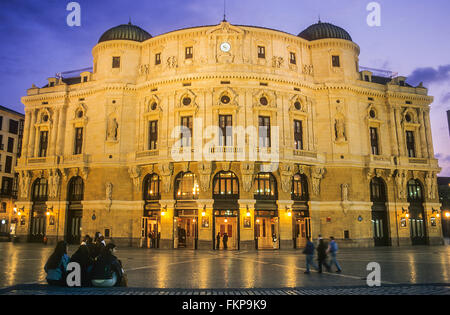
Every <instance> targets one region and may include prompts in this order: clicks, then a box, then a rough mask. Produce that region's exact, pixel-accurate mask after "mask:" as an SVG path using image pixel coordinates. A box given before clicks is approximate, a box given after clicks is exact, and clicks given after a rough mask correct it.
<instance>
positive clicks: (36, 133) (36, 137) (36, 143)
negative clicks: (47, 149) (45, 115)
mask: <svg viewBox="0 0 450 315" xmlns="http://www.w3.org/2000/svg"><path fill="white" fill-rule="evenodd" d="M33 128H34V154H33V157H38V156H39V129H38V128H37V127H36V126H34V125H33Z"/></svg>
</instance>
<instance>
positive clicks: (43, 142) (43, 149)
mask: <svg viewBox="0 0 450 315" xmlns="http://www.w3.org/2000/svg"><path fill="white" fill-rule="evenodd" d="M47 146H48V131H41V136H40V138H39V157H46V156H47Z"/></svg>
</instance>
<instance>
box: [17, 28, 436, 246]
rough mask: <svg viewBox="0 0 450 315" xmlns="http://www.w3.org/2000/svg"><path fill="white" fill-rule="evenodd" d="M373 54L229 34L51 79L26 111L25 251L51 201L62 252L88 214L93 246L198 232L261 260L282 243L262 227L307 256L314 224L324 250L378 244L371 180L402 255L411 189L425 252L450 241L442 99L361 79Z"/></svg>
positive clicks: (114, 50) (53, 234) (21, 167)
mask: <svg viewBox="0 0 450 315" xmlns="http://www.w3.org/2000/svg"><path fill="white" fill-rule="evenodd" d="M318 27H320V25H319V26H318ZM359 52H360V48H359V46H358V45H357V44H355V43H354V42H352V41H350V40H349V39H347V38H322V39H317V40H307V39H305V38H302V37H300V36H294V35H289V34H286V33H284V32H280V31H276V30H270V29H265V28H258V27H250V26H235V25H231V24H229V23H228V22H222V23H221V24H219V25H216V26H205V27H198V28H190V29H184V30H178V31H174V32H170V33H167V34H164V35H160V36H156V37H153V38H149V39H147V40H145V41H143V42H138V41H133V40H127V39H122V40H111V41H101V42H100V43H99V44H98V45H96V46H95V47H94V49H93V63H94V68H93V71H92V72H84V73H82V74H81V75H80V78H79V82H77V83H74V82H75V81H76V80H67V79H64V78H63V79H61V78H51V79H49V85H48V86H46V87H43V88H37V87H32V88H31V89H29V90H28V93H27V96H25V97H24V98H23V99H22V101H23V103H24V104H25V110H26V120H25V136H24V141H23V147H24V150H23V155H22V158H21V159H20V160H19V164H18V167H17V169H18V171H19V174H20V190H21V191H20V200H19V201H18V202H17V207H18V208H22V209H24V212H23V214H22V215H23V222H24V224H23V225H19V226H18V230H17V233H18V234H20V235H23V236H24V239H26V236H27V235H29V234H30V233H31V232H30V231H31V230H32V228H31V227H30V224H32V222H31V221H32V220H35V219H34V218H35V217H39V210H38V208H39V207H38V206H42V205H41V204H42V202H44V203H45V206H47V207H49V208H50V207H53V208H52V209H53V210H52V211H53V215H54V216H58V220H56V222H57V225H53V226H52V225H49V222H48V220H47V219H46V218H44V219H43V220H47V221H46V224H47V225H46V226H47V229H46V231H45V233H46V234H47V236H48V237H49V238H50V239H51V240H53V239H56V238H58V239H61V238H63V237H67V234H68V233H69V231H70V226H71V224H72V223H71V222H72V221H71V220H73V218H74V217H76V215H79V213H80V212H79V211H80V208H81V209H82V211H81V213H82V217H81V219H80V220H81V226H82V231H83V234H92V235H93V234H94V233H95V232H97V231H100V232H102V233H108V234H109V237H111V238H112V239H113V240H114V241H115V242H117V243H121V244H125V245H130V246H147V245H146V244H150V243H147V240H148V239H149V236H148V235H149V234H148V233H150V232H152V231H153V230H152V229H154V228H155V227H156V232H157V233H156V234H157V235H158V246H159V247H161V248H174V247H175V248H177V247H178V246H180V244H182V243H181V237H182V232H180V231H181V230H182V229H184V227H186V226H187V228H189V229H191V228H192V227H195V231H194V230H193V234H194V235H195V247H197V248H212V247H213V246H214V245H213V244H214V237H215V234H217V231H219V232H220V233H222V232H224V231H225V229H227V228H228V229H229V232H230V233H232V235H233V237H234V238H233V237H232V238H231V241H233V242H237V243H236V244H237V245H236V247H235V248H252V247H253V248H254V247H255V245H254V243H255V238H256V239H258V241H257V242H259V243H258V244H259V245H258V244H256V247H258V246H260V247H259V248H262V247H263V246H268V245H267V244H266V243H264V242H265V240H263V241H261V242H260V240H259V239H260V238H261V239H262V238H264V237H266V238H270V239H271V236H263V234H264V235H265V234H266V233H269V232H267V231H266V230H265V229H264V230H263V229H261V231H263V232H260V231H259V230H257V229H259V227H260V226H261V224H268V225H267V227H268V228H269V229H270V228H271V229H272V232H273V234H276V235H277V238H276V239H277V242H278V243H277V244H276V245H275V246H278V247H281V248H292V247H294V246H300V245H301V243H296V239H297V238H298V237H300V236H299V235H300V234H301V232H298V231H302V229H303V228H305V226H306V230H305V231H306V233H309V234H310V235H311V236H312V237H313V238H316V237H317V236H318V235H319V234H322V235H324V236H326V237H328V236H334V237H335V238H336V239H338V240H339V242H340V243H341V244H342V246H374V244H376V243H374V238H375V239H376V237H377V236H376V235H375V234H376V233H375V231H374V226H373V224H372V222H373V219H374V218H375V214H374V213H375V212H376V211H375V210H374V209H375V208H374V207H375V206H374V205H375V203H376V202H375V201H374V200H375V199H374V197H373V196H372V195H373V190H371V182H373V179H374V178H380V179H382V180H383V182H384V183H385V190H386V201H385V202H383V204H384V206H385V210H384V214H383V215H385V217H386V219H383V220H382V221H383V224H385V225H386V226H387V231H388V241H389V244H392V245H396V244H400V245H403V244H411V243H412V242H413V241H414V240H412V239H411V237H410V227H409V225H408V224H406V226H403V225H402V219H403V217H404V213H405V210H407V209H408V207H410V203H409V201H408V197H409V193H408V189H409V188H408V187H412V186H411V185H410V186H408V183H409V182H410V180H411V179H418V180H419V181H420V183H421V184H422V187H423V189H424V191H425V192H426V193H425V194H424V196H423V201H422V205H423V208H424V209H423V216H421V220H422V221H424V224H425V225H424V227H425V228H426V240H427V243H429V244H434V243H439V242H440V241H441V236H442V235H441V231H440V229H439V224H438V226H433V225H432V224H431V217H432V213H433V212H432V209H433V208H439V206H438V204H439V202H438V199H437V194H436V173H437V172H439V167H438V164H437V160H436V159H435V157H434V151H433V144H432V138H431V129H430V122H429V105H430V104H431V103H432V100H433V98H432V97H430V96H428V95H427V89H425V88H424V87H421V86H419V87H412V86H408V85H407V84H404V80H405V78H401V77H399V78H393V79H387V78H378V79H377V80H374V79H371V78H375V76H374V75H372V74H371V73H370V76H368V75H367V76H365V74H366V73H367V72H358V71H357V67H358V56H359ZM175 56H177V57H175ZM117 58H119V59H117ZM336 60H338V61H339V62H338V63H337V62H336ZM118 61H119V62H118ZM355 65H356V67H355ZM211 126H217V128H216V129H214V128H213V129H211ZM227 127H231V129H229V130H231V133H228V131H226V130H227ZM219 129H221V130H222V134H221V135H220V134H219V136H218V135H216V134H217V130H219ZM43 135H47V136H48V138H47V140H46V141H47V142H46V145H47V147H46V148H42V143H43V142H42V141H43V140H42V137H43ZM80 135H81V136H80ZM220 136H222V137H220ZM411 137H412V138H411ZM80 139H81V140H80ZM44 140H45V139H44ZM80 141H81V142H80ZM44 149H46V150H44ZM268 173H270V176H269V177H268V176H266V175H267V174H268ZM87 174H89V176H87ZM189 174H191V175H192V176H191V175H189ZM231 174H234V175H231ZM184 175H189V177H188V176H186V179H184V178H183V176H184ZM296 175H301V176H300V177H299V176H296ZM74 177H82V178H83V187H82V192H83V193H82V200H81V201H76V200H74V199H76V198H75V197H76V196H78V195H77V194H75V193H74V191H75V192H76V191H77V190H76V189H78V188H79V187H78V186H73V187H72V186H70V187H72V188H70V189H69V185H70V183H72V182H71V179H73V178H74ZM39 178H44V179H46V180H47V181H48V188H49V192H48V196H47V197H46V198H47V199H46V200H44V201H39V200H40V199H39V198H37V196H36V195H34V194H35V192H34V190H33V187H37V186H36V185H37V184H36V183H37V179H39ZM296 178H297V179H296ZM147 179H148V181H146V180H147ZM217 179H220V181H219V180H217ZM368 180H369V181H368ZM190 181H192V183H195V184H193V186H192V189H191V191H189V189H185V187H184V186H185V185H188V184H189V183H191V182H190ZM42 183H43V185H44V184H45V182H42ZM264 185H266V186H264ZM273 185H274V186H273ZM302 185H303V186H302ZM77 187H78V188H77ZM80 189H81V188H80ZM183 189H184V190H183ZM155 191H156V192H155ZM221 193H222V194H223V195H224V196H225V197H226V196H228V199H227V198H221V197H220V194H221ZM371 193H372V194H371ZM296 194H298V195H296ZM74 196H75V197H74ZM186 196H190V197H192V198H188V199H186V198H185V197H186ZM371 196H372V197H371ZM222 197H223V196H222ZM38 199H39V200H38ZM77 202H79V203H80V206H78V203H77ZM77 211H78V212H77ZM377 211H378V210H377ZM263 212H264V213H266V214H268V215H269V216H271V218H270V220H271V221H270V222H269V221H267V220H269V219H266V218H265V217H263V216H262V215H261V213H263ZM376 213H378V212H376ZM411 213H412V212H411ZM36 214H37V215H36ZM224 218H225V219H224ZM188 221H189V223H186V222H188ZM229 222H232V224H234V225H232V227H231V228H229V227H228V226H229V224H230V223H229ZM263 222H265V223H263ZM267 222H269V223H267ZM180 224H187V225H184V227H183V228H182V227H181V225H180ZM227 224H228V225H227ZM301 224H303V225H301ZM305 224H306V225H305ZM297 225H298V228H297ZM222 227H223V229H224V230H223V231H221V230H220V229H222ZM236 231H239V233H238V234H236ZM180 233H181V234H180ZM261 233H262V234H261ZM189 235H191V234H189ZM237 235H239V239H235V238H236V237H237ZM187 237H188V238H189V237H190V236H187ZM231 241H230V242H231ZM270 242H271V241H270ZM233 244H234V243H233Z"/></svg>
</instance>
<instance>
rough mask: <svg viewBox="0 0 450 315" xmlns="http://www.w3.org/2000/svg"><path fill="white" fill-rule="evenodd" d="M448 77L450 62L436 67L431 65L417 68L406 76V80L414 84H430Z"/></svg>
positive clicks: (449, 75)
mask: <svg viewBox="0 0 450 315" xmlns="http://www.w3.org/2000/svg"><path fill="white" fill-rule="evenodd" d="M449 79H450V64H449V65H444V66H439V67H438V68H437V69H435V68H432V67H427V68H417V69H415V70H414V71H413V72H412V73H411V74H410V75H409V77H408V82H409V83H410V84H411V85H413V86H415V85H417V84H419V83H420V82H423V83H424V84H431V83H436V82H443V81H447V80H449Z"/></svg>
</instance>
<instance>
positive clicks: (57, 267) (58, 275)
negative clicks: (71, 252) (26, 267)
mask: <svg viewBox="0 0 450 315" xmlns="http://www.w3.org/2000/svg"><path fill="white" fill-rule="evenodd" d="M69 260H70V258H69V256H68V255H67V243H66V242H65V241H59V242H58V243H57V244H56V248H55V251H54V252H53V254H52V255H51V256H50V257H49V259H48V260H47V263H46V264H45V266H44V270H45V272H46V273H47V277H46V279H47V282H48V284H50V285H57V286H65V285H66V272H67V265H68V264H69Z"/></svg>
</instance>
